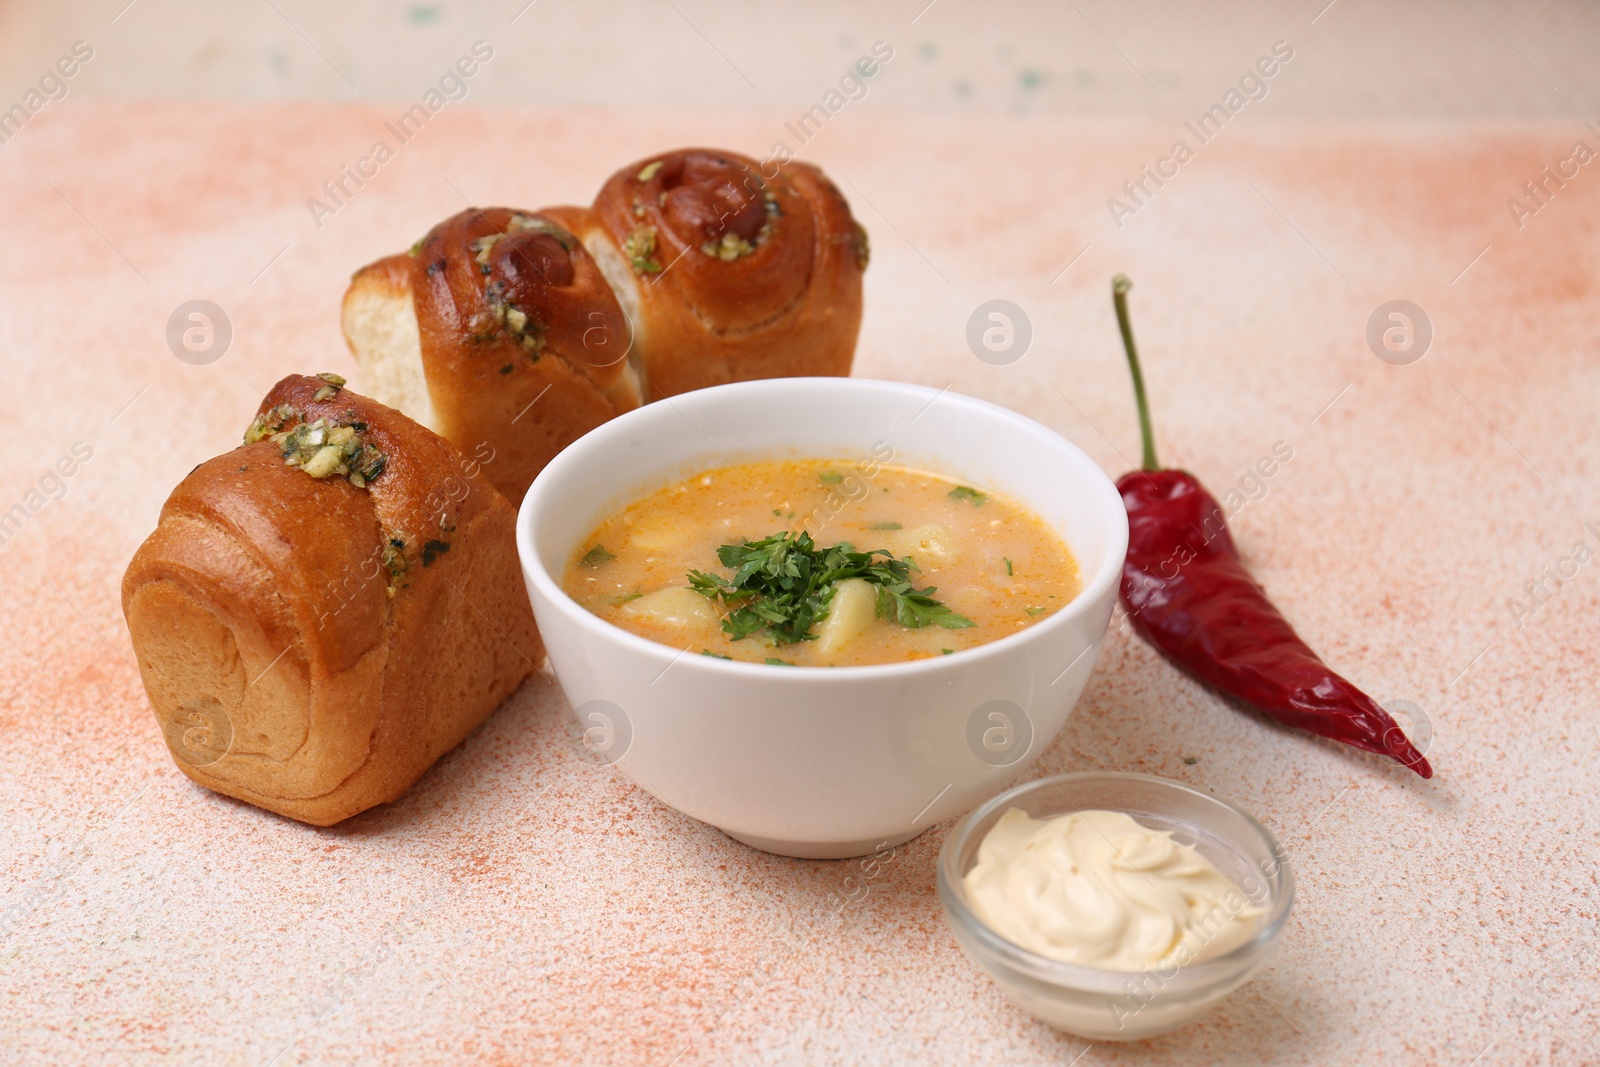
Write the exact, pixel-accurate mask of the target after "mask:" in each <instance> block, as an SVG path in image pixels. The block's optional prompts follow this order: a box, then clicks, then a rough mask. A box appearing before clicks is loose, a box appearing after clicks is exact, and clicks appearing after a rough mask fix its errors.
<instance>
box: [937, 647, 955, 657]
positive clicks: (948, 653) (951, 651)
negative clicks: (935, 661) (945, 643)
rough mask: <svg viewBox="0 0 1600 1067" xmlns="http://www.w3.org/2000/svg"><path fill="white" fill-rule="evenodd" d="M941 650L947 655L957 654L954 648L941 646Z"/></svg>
mask: <svg viewBox="0 0 1600 1067" xmlns="http://www.w3.org/2000/svg"><path fill="white" fill-rule="evenodd" d="M939 651H940V652H943V653H944V654H945V655H947V656H953V655H955V654H956V650H955V649H953V648H941V649H940V650H939Z"/></svg>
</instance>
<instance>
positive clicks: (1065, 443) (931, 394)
mask: <svg viewBox="0 0 1600 1067" xmlns="http://www.w3.org/2000/svg"><path fill="white" fill-rule="evenodd" d="M796 382H804V383H806V384H807V385H808V386H812V385H815V386H818V387H820V388H841V389H852V390H862V391H871V390H875V389H876V390H884V391H889V392H896V393H901V394H903V395H909V396H913V397H921V398H923V399H925V400H926V401H927V402H928V404H929V406H931V405H932V404H934V403H936V402H949V403H952V404H958V405H961V406H964V407H966V408H968V409H969V410H972V411H975V412H979V413H983V414H988V415H990V416H995V417H998V418H1000V419H1001V420H1002V421H1006V422H1010V423H1012V424H1014V425H1015V426H1016V428H1017V429H1018V430H1019V431H1021V432H1022V433H1025V434H1028V435H1031V436H1033V437H1035V438H1037V439H1038V440H1039V441H1040V442H1041V443H1042V444H1044V445H1045V446H1046V447H1049V448H1054V449H1057V450H1060V451H1063V452H1065V453H1066V454H1067V455H1068V456H1069V457H1070V458H1071V460H1072V462H1075V463H1079V464H1081V465H1082V466H1083V467H1084V468H1085V469H1086V470H1088V471H1089V472H1090V473H1091V474H1093V475H1095V476H1096V478H1097V479H1098V481H1099V483H1101V484H1099V485H1097V486H1096V490H1095V491H1096V492H1097V493H1099V494H1100V495H1101V496H1102V497H1103V498H1104V499H1102V501H1101V502H1100V504H1098V505H1096V507H1105V508H1106V509H1107V513H1108V515H1109V514H1112V513H1114V514H1116V515H1117V516H1118V517H1119V518H1120V521H1112V522H1111V524H1110V525H1111V528H1110V530H1109V531H1107V532H1108V533H1109V535H1110V537H1109V542H1110V543H1109V544H1108V545H1107V550H1106V553H1105V558H1104V559H1103V560H1102V561H1101V565H1100V568H1099V569H1098V570H1097V571H1096V572H1095V573H1094V575H1093V577H1092V578H1090V579H1089V580H1087V581H1085V582H1084V584H1083V588H1082V589H1080V590H1078V595H1077V596H1075V597H1073V598H1072V599H1071V600H1070V601H1068V602H1067V603H1066V604H1065V605H1063V606H1062V607H1061V609H1060V610H1059V611H1056V612H1053V613H1051V614H1050V615H1049V616H1047V617H1046V618H1045V619H1044V620H1043V621H1041V622H1037V623H1034V624H1033V625H1032V626H1029V627H1028V628H1027V629H1024V630H1019V631H1017V632H1016V633H1012V634H1007V635H1006V636H1004V637H1000V638H996V639H995V640H993V641H986V642H984V643H983V644H981V645H974V646H973V647H972V648H966V649H959V650H957V651H955V652H952V653H951V654H950V655H948V656H928V657H926V658H924V659H916V660H905V661H903V662H899V663H874V664H862V665H852V666H844V667H826V668H812V667H802V668H798V669H791V670H787V671H782V672H775V671H774V668H773V667H771V666H770V665H768V664H764V663H746V662H744V661H743V660H725V659H720V658H717V657H715V656H702V655H690V654H688V653H687V652H686V651H685V650H684V649H680V648H676V647H674V646H672V645H666V644H662V643H661V642H659V641H652V640H651V639H650V638H648V637H641V636H640V635H638V634H635V633H632V632H630V631H628V630H625V629H623V628H622V627H620V626H618V625H616V624H615V623H611V622H607V621H606V620H605V619H602V618H601V617H600V616H598V615H596V614H595V613H594V612H592V611H590V610H589V609H588V608H586V607H584V606H583V605H582V604H579V603H578V602H577V601H576V600H574V599H573V598H572V597H571V596H569V595H568V594H567V591H566V590H565V589H563V588H561V583H560V582H559V581H557V580H556V578H555V577H554V576H553V575H551V573H550V572H549V571H548V570H547V569H546V568H545V566H544V562H543V560H542V559H540V556H539V545H538V542H537V541H536V540H535V538H534V534H533V525H534V520H533V515H534V510H535V508H536V507H537V506H538V503H539V501H540V500H541V499H542V498H543V497H544V496H546V495H548V494H550V493H551V492H553V491H554V490H552V489H551V488H550V487H551V486H553V485H557V484H559V483H560V482H561V480H562V479H565V478H569V477H574V476H575V475H576V473H577V472H580V471H581V469H582V465H583V463H584V461H585V460H584V454H585V452H587V451H588V450H590V449H592V448H595V447H597V446H598V443H599V442H602V441H606V440H610V439H612V438H615V437H622V436H626V435H628V434H631V433H634V432H636V431H635V427H636V426H638V424H640V423H648V422H650V421H651V420H653V419H664V418H667V417H668V413H669V412H670V413H673V414H676V415H678V416H680V417H687V414H692V413H693V411H694V409H704V408H707V407H709V406H713V405H718V404H723V403H728V404H747V403H749V401H748V400H747V399H744V396H745V394H749V393H760V392H764V391H769V390H776V389H781V388H782V387H783V386H784V384H785V383H789V386H790V387H791V388H792V387H793V384H794V383H796ZM686 412H687V414H686ZM708 444H711V443H710V442H709V441H708ZM773 447H774V448H779V447H782V442H774V444H773ZM711 448H712V449H713V450H715V449H716V445H715V444H711ZM660 473H661V472H660V471H658V472H657V474H658V475H659V474H660ZM1095 480H1096V479H1095V478H1091V479H1090V481H1091V482H1093V481H1095ZM650 481H651V478H650V477H649V476H641V477H640V478H639V479H638V483H639V485H640V486H647V485H649V484H650ZM646 491H647V490H643V489H641V490H640V493H641V494H642V493H643V492H646ZM1016 503H1018V504H1020V505H1021V506H1023V507H1025V508H1027V509H1028V510H1029V511H1033V506H1032V504H1031V503H1029V502H1028V501H1026V500H1020V499H1018V500H1016ZM1056 532H1057V533H1058V534H1060V531H1059V530H1057V531H1056ZM1062 536H1063V537H1064V536H1065V535H1062ZM516 537H517V555H518V557H519V559H520V562H521V565H522V570H523V573H524V574H526V575H528V576H530V577H531V579H532V581H533V583H534V584H535V585H537V586H538V587H539V590H540V592H542V593H543V594H544V596H545V597H546V598H547V599H548V600H550V602H552V603H554V604H557V605H559V606H560V607H561V608H562V610H563V611H564V612H565V613H566V614H567V615H568V616H571V617H572V618H574V619H576V620H577V625H579V626H582V627H585V628H586V629H589V630H591V631H592V632H596V633H600V634H603V635H604V636H605V637H606V638H607V639H609V640H613V641H620V642H621V643H622V644H623V645H625V646H627V647H629V648H632V649H634V650H635V651H638V652H641V653H644V654H647V655H651V656H655V657H656V658H658V659H661V660H666V661H671V662H676V661H678V660H686V661H688V662H689V663H691V664H692V667H691V669H695V670H705V671H712V672H718V671H721V672H727V671H732V672H734V673H735V674H742V673H746V672H749V673H750V674H751V675H753V676H759V677H765V678H779V677H782V678H789V679H794V680H795V681H796V682H800V681H801V680H804V681H803V683H802V684H828V681H829V680H832V681H836V682H845V681H849V682H858V681H861V680H863V679H865V678H868V677H872V676H889V677H893V676H896V675H914V674H920V673H930V672H937V671H938V670H939V669H940V668H941V667H943V666H944V665H946V664H949V663H952V662H967V663H970V662H972V661H973V660H975V659H978V658H981V657H988V656H996V655H1002V654H1004V653H1005V652H1006V651H1007V650H1009V649H1011V648H1013V647H1015V646H1016V645H1017V644H1019V643H1021V642H1025V641H1033V640H1038V639H1039V638H1040V637H1041V636H1043V635H1044V634H1047V633H1049V632H1050V631H1051V630H1054V629H1059V628H1061V627H1062V626H1065V625H1067V623H1068V622H1069V620H1074V619H1076V618H1078V617H1079V616H1081V615H1083V614H1084V613H1085V612H1087V611H1088V610H1089V605H1090V604H1092V603H1094V602H1095V601H1097V600H1098V599H1099V598H1100V597H1101V596H1102V595H1104V594H1105V592H1106V591H1107V589H1108V588H1112V589H1114V588H1115V587H1116V585H1117V584H1119V583H1120V582H1121V580H1122V564H1123V560H1124V559H1125V557H1126V556H1127V551H1128V520H1127V512H1126V511H1125V510H1124V507H1123V503H1122V494H1121V493H1120V492H1118V490H1117V487H1116V483H1115V482H1114V481H1112V479H1111V477H1110V476H1109V475H1107V474H1106V473H1105V471H1103V470H1101V469H1100V465H1099V464H1097V463H1096V462H1095V461H1094V460H1092V459H1090V458H1089V454H1088V453H1087V452H1085V451H1083V449H1081V448H1079V447H1078V446H1077V445H1075V444H1073V443H1072V442H1071V441H1069V440H1067V439H1066V438H1065V437H1063V436H1061V435H1060V434H1058V433H1056V432H1055V431H1054V430H1052V429H1050V428H1049V427H1048V426H1045V425H1044V424H1043V423H1040V422H1037V421H1035V420H1033V419H1030V418H1028V416H1026V415H1023V414H1021V413H1019V412H1016V411H1013V410H1011V409H1010V408H1008V407H1005V406H1003V405H1001V404H995V403H991V402H990V401H987V400H979V399H978V398H977V397H973V396H968V395H966V394H965V393H953V392H950V391H949V390H948V389H933V388H931V387H929V386H926V385H915V384H913V383H910V382H896V381H888V380H885V379H881V378H837V377H823V376H817V377H805V378H759V379H756V380H753V381H748V382H730V383H728V384H726V385H714V386H710V387H709V388H706V389H696V390H693V391H692V392H688V393H679V394H678V395H677V396H673V397H668V398H666V399H663V400H657V401H654V402H652V403H649V404H646V405H644V406H643V407H638V408H635V409H634V410H632V411H629V412H625V413H623V414H621V415H618V416H617V417H616V418H614V419H611V420H610V421H608V422H603V423H601V424H600V425H599V426H596V427H595V428H594V429H592V430H590V431H589V432H588V433H586V434H584V435H583V436H582V437H580V438H578V439H577V440H576V441H574V442H572V443H571V444H570V445H568V446H567V447H566V448H564V449H562V450H561V451H560V452H559V453H557V455H556V457H555V458H554V459H552V460H551V461H550V462H549V463H548V464H547V465H546V466H545V468H544V470H542V471H540V472H539V475H538V477H536V478H535V479H534V480H533V484H532V485H531V486H530V487H529V488H528V492H527V494H526V495H525V496H524V497H523V498H522V504H521V506H520V507H518V509H517V528H516ZM1089 647H1092V646H1089ZM1085 651H1088V649H1087V648H1085ZM789 684H794V683H789Z"/></svg>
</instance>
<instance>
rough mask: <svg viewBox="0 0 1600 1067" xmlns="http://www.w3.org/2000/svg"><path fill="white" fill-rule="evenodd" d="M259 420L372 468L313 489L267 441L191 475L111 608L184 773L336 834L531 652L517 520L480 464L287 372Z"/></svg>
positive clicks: (481, 713)
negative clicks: (303, 428) (361, 451)
mask: <svg viewBox="0 0 1600 1067" xmlns="http://www.w3.org/2000/svg"><path fill="white" fill-rule="evenodd" d="M260 414H261V416H263V417H264V419H266V420H267V421H268V422H270V423H272V426H273V428H282V429H292V428H293V427H294V426H296V425H298V424H300V423H303V422H304V423H310V422H314V421H316V420H318V419H324V420H326V421H327V422H328V423H329V424H331V425H339V426H353V427H356V428H358V429H359V431H360V433H361V435H362V436H363V437H364V438H365V440H366V441H367V443H368V444H370V445H371V446H373V447H374V448H376V449H377V450H378V452H380V453H381V454H382V456H383V460H384V466H383V470H382V472H381V473H380V474H377V475H375V476H373V477H372V478H371V479H370V480H368V481H367V482H366V484H365V485H364V486H362V487H358V486H357V485H355V484H353V483H352V481H350V480H348V479H347V478H345V477H341V476H339V475H337V474H335V475H330V476H328V477H324V478H315V477H312V476H311V474H309V473H308V472H307V471H306V470H303V469H300V468H297V467H294V466H290V465H289V464H287V463H286V462H285V461H284V458H283V452H282V449H281V448H280V445H279V444H278V443H277V442H276V441H274V440H272V439H266V440H258V441H255V442H254V443H249V444H245V445H242V446H240V447H239V448H236V449H234V450H233V451H231V452H228V453H225V454H223V455H221V456H218V457H216V458H214V459H212V460H209V461H207V462H205V463H202V464H201V465H200V466H198V467H196V468H195V469H194V471H192V472H191V473H190V474H189V476H188V477H186V478H185V479H184V480H183V481H182V482H181V483H180V484H179V485H178V487H177V488H176V489H174V490H173V492H172V495H171V496H170V497H169V498H168V500H167V502H166V505H165V506H164V507H163V508H162V512H161V518H160V521H159V524H158V525H157V528H156V530H155V532H154V533H152V534H151V535H150V537H149V538H148V539H147V540H146V541H145V543H144V544H143V545H142V546H141V547H140V549H139V551H138V552H137V553H136V554H135V556H134V558H133V560H132V562H131V563H130V564H129V566H128V570H127V572H126V574H125V575H124V577H123V583H122V604H123V611H124V614H125V615H126V617H127V620H128V627H129V631H130V633H131V634H132V637H133V645H134V651H135V653H136V655H137V656H138V660H139V669H140V674H141V676H142V677H143V680H144V684H145V689H146V692H147V693H148V694H149V697H150V701H151V704H152V706H153V708H154V710H155V714H156V718H157V721H158V722H159V723H160V724H161V727H162V732H163V735H164V736H165V737H166V739H167V743H168V746H169V748H170V749H171V750H172V754H173V758H174V761H175V762H176V763H177V765H178V767H179V769H180V770H182V771H183V773H184V774H186V775H187V776H188V777H190V778H191V779H193V780H194V781H196V782H198V783H199V784H201V785H203V786H206V787H207V788H210V789H214V790H216V791H217V792H219V793H224V794H226V795H228V796H233V797H237V798H239V799H241V800H245V801H248V802H249V803H251V804H255V805H257V806H259V807H263V808H266V809H268V810H271V811H275V812H278V813H280V814H283V815H287V816H289V817H290V818H294V819H298V820H300V821H302V822H308V823H313V824H316V825H329V824H332V823H336V822H339V821H340V820H342V819H346V818H348V817H350V816H351V815H354V814H356V813H357V812H360V811H363V810H365V809H367V808H369V807H372V806H373V805H375V804H380V803H384V802H386V801H389V800H393V799H394V798H396V797H397V796H399V795H400V794H401V793H402V792H404V791H405V790H406V789H407V788H408V787H409V786H410V785H411V784H412V783H413V782H415V781H416V780H417V778H418V777H420V776H421V775H422V773H423V772H424V771H425V770H427V768H428V767H429V766H430V765H431V764H432V763H433V762H434V761H435V760H436V759H438V758H439V757H440V756H441V755H443V754H444V753H445V752H447V751H449V750H450V749H451V748H453V747H454V746H455V745H457V744H459V743H460V742H461V741H462V740H463V739H464V738H465V737H466V736H467V734H468V733H470V732H471V731H472V730H473V729H474V728H475V727H476V726H477V725H478V724H479V723H481V722H482V721H483V720H484V719H485V718H487V717H488V715H489V714H490V713H491V712H492V711H494V709H495V708H496V707H497V706H499V704H500V703H501V702H502V701H503V700H505V698H506V697H507V696H509V695H510V694H511V693H512V692H513V691H514V690H515V689H516V688H517V687H518V686H519V685H520V684H521V682H522V681H523V679H525V678H526V677H527V676H528V675H529V674H530V673H532V672H533V671H534V669H535V667H536V665H537V664H538V662H539V661H540V660H541V659H542V658H543V655H544V650H543V646H542V643H541V642H540V639H539V634H538V631H537V629H536V628H535V625H534V620H533V614H532V611H531V609H530V608H529V605H528V602H527V598H526V597H525V596H524V595H523V591H522V583H521V579H520V572H519V568H518V563H517V558H516V548H515V542H514V536H513V527H514V525H515V520H516V513H515V510H514V509H513V508H512V507H511V505H510V504H509V503H507V501H506V500H505V498H504V497H502V496H501V495H500V494H499V493H498V492H497V491H495V490H494V488H493V487H492V486H490V485H489V484H488V482H487V481H486V480H485V478H484V476H483V472H482V471H480V470H479V466H478V465H477V464H476V463H475V462H474V461H472V460H471V459H469V458H467V457H465V456H463V455H462V454H461V453H460V452H459V451H457V450H456V449H455V448H454V447H452V446H451V445H450V444H449V443H448V442H446V441H444V440H443V439H441V438H439V437H438V436H437V435H435V434H433V433H431V432H430V431H428V430H427V429H425V428H424V427H422V426H419V425H418V424H416V423H415V422H413V421H412V420H410V419H409V418H407V417H405V416H404V415H402V414H400V413H399V412H397V411H394V410H392V409H390V408H387V407H384V406H383V405H381V404H378V403H376V402H375V401H372V400H369V399H367V398H365V397H361V396H358V395H356V394H354V393H352V392H350V391H348V390H341V389H338V388H329V383H328V382H326V381H324V380H323V379H320V378H311V377H303V376H298V375H296V376H292V377H289V378H285V379H284V380H283V381H281V382H279V383H278V384H277V385H276V386H275V387H274V388H273V389H272V391H271V392H270V393H268V395H267V396H266V398H265V399H264V400H263V401H262V404H261V409H260ZM391 590H392V591H391Z"/></svg>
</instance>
